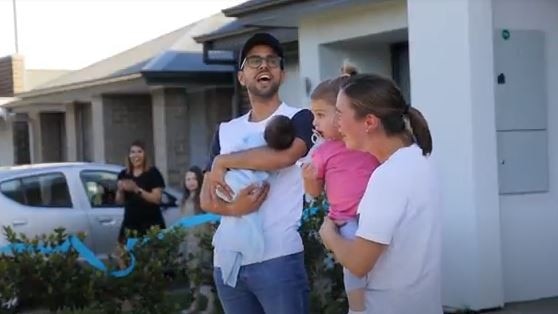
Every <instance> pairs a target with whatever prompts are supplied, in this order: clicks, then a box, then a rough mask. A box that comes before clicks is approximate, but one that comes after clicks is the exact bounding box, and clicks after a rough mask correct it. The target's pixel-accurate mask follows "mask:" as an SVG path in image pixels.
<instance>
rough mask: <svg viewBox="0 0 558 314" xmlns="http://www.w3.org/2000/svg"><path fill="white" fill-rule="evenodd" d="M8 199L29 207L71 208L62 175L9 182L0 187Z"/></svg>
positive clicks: (53, 174)
mask: <svg viewBox="0 0 558 314" xmlns="http://www.w3.org/2000/svg"><path fill="white" fill-rule="evenodd" d="M0 190H1V191H2V194H4V195H5V196H6V197H8V198H9V199H11V200H13V201H15V202H17V203H19V204H22V205H26V206H31V207H62V208H72V198H71V197H70V191H69V190H68V184H67V183H66V178H65V177H64V175H63V174H62V173H48V174H41V175H36V176H29V177H23V178H20V179H15V180H10V181H6V182H4V183H2V184H1V185H0Z"/></svg>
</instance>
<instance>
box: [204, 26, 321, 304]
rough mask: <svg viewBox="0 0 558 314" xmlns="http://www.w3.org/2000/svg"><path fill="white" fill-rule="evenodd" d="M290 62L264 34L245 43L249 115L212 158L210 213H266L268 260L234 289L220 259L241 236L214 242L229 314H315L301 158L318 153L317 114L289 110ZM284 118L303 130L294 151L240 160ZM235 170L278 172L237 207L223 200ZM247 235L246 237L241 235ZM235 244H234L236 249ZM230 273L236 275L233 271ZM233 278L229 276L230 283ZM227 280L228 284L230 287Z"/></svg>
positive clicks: (243, 267) (244, 273) (251, 265)
mask: <svg viewBox="0 0 558 314" xmlns="http://www.w3.org/2000/svg"><path fill="white" fill-rule="evenodd" d="M283 58H284V55H283V49H282V48H281V44H280V43H279V41H278V40H277V39H276V38H275V37H273V36H272V35H270V34H267V33H258V34H255V35H254V36H252V37H251V38H250V39H248V40H247V41H246V43H245V44H244V46H243V48H242V50H241V52H240V58H239V70H238V80H239V82H240V84H242V85H243V86H245V87H246V89H247V90H248V96H249V98H250V105H251V110H250V112H249V113H248V114H246V115H244V116H242V117H239V118H236V119H233V120H231V121H229V122H225V123H221V125H220V126H219V129H218V130H217V132H216V134H215V137H214V140H213V144H212V148H211V150H212V154H211V163H210V165H212V167H211V171H209V172H208V173H206V175H205V180H204V184H203V187H202V192H201V202H202V208H203V209H204V210H206V211H209V212H213V213H217V214H220V215H223V216H235V217H241V216H243V215H246V214H248V213H251V212H253V211H258V213H259V215H260V217H261V222H262V229H263V239H264V254H263V256H262V257H261V259H259V260H249V258H248V260H247V258H246V257H243V260H242V261H241V262H240V263H239V268H237V269H235V270H236V272H232V273H233V274H234V275H235V276H237V277H235V278H234V279H235V280H233V282H235V284H234V287H233V286H231V285H229V284H226V282H231V281H230V280H226V279H230V278H223V277H224V275H225V272H224V265H225V264H227V265H230V263H231V261H228V260H227V261H225V260H224V259H226V258H225V257H223V255H224V254H221V255H220V254H219V248H220V244H222V242H221V243H220V241H222V240H219V239H231V238H232V239H234V238H235V237H238V234H223V233H224V232H226V231H223V230H221V229H218V230H217V232H216V235H215V237H214V243H213V244H214V246H215V259H214V264H215V272H214V277H215V278H214V279H215V282H216V285H217V290H218V294H219V298H220V300H221V303H222V304H223V307H224V309H225V313H227V314H237V313H238V314H247V313H250V314H259V313H261V314H264V313H265V314H299V313H300V314H305V313H308V293H309V287H308V279H307V275H306V271H305V268H304V256H303V246H302V240H301V238H300V234H299V233H298V226H299V223H300V217H301V214H302V206H303V203H302V200H303V194H304V191H303V184H302V178H301V173H300V169H299V168H298V167H297V166H295V163H296V161H297V160H298V159H300V158H302V157H303V156H305V155H306V153H307V152H308V150H309V149H310V148H311V146H312V141H311V137H312V120H313V116H312V113H311V112H310V111H309V110H307V109H300V108H296V107H291V106H288V105H287V104H285V103H283V102H282V101H281V100H280V98H279V95H278V91H279V86H280V85H281V83H282V82H283V78H284V75H285V73H284V69H283V68H284V59H283ZM275 115H284V116H287V117H289V118H291V121H292V123H293V125H294V127H295V130H296V131H295V134H296V137H295V140H294V141H293V143H292V144H291V147H290V148H288V149H286V150H281V151H276V150H273V149H271V148H268V147H262V148H255V149H251V150H247V151H243V152H236V153H232V151H233V147H235V146H238V143H239V141H241V140H242V139H243V138H245V137H246V136H248V135H253V134H261V135H262V136H263V132H264V128H265V126H266V124H267V122H268V121H269V120H270V118H271V117H273V116H275ZM227 169H252V170H263V171H273V173H274V174H273V175H272V176H271V178H270V180H269V182H268V184H266V185H263V186H250V187H248V188H246V189H244V190H242V191H241V192H240V193H238V196H237V197H236V198H235V200H234V201H233V202H231V203H226V202H224V201H222V200H221V199H220V198H219V197H217V196H216V193H215V191H216V190H217V189H218V190H220V191H221V192H223V193H225V194H226V193H228V192H229V191H230V188H228V187H227V184H226V183H225V180H224V176H225V172H226V171H227ZM238 232H239V233H240V232H242V230H238ZM229 242H230V241H227V243H229ZM227 273H228V274H230V272H227ZM226 276H228V275H225V277H226ZM224 279H225V280H224Z"/></svg>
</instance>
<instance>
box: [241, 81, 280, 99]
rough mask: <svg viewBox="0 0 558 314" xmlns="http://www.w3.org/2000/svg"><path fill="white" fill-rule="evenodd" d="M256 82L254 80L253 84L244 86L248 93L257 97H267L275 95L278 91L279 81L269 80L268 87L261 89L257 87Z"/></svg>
mask: <svg viewBox="0 0 558 314" xmlns="http://www.w3.org/2000/svg"><path fill="white" fill-rule="evenodd" d="M257 84H258V83H257V82H256V83H254V84H253V85H248V86H246V89H248V92H249V93H250V94H252V95H254V96H256V97H258V98H263V99H269V98H272V97H273V96H275V95H276V94H277V92H278V91H279V83H277V82H271V83H270V85H269V87H267V88H263V89H259V88H258V87H257Z"/></svg>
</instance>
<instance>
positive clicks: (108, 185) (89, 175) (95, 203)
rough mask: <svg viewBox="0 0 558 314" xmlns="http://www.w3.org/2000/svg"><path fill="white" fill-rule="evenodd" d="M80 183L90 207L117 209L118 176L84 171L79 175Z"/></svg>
mask: <svg viewBox="0 0 558 314" xmlns="http://www.w3.org/2000/svg"><path fill="white" fill-rule="evenodd" d="M80 177H81V182H83V187H84V189H85V193H87V198H88V199H89V203H90V204H91V207H117V206H121V205H119V204H116V190H117V184H116V182H117V179H118V174H116V173H114V172H109V171H97V170H86V171H82V172H81V174H80Z"/></svg>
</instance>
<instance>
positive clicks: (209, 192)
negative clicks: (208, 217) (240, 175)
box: [200, 172, 269, 217]
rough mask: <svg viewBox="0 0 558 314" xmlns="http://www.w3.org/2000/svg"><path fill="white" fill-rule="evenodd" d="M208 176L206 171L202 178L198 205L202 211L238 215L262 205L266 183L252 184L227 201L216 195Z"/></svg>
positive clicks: (267, 187)
mask: <svg viewBox="0 0 558 314" xmlns="http://www.w3.org/2000/svg"><path fill="white" fill-rule="evenodd" d="M209 176H210V173H209V172H208V173H206V174H205V179H204V180H203V184H202V188H201V192H200V206H201V208H202V209H203V210H204V211H206V212H210V213H214V214H217V215H222V216H235V217H240V216H243V215H247V214H249V213H251V212H254V211H255V210H257V209H258V208H259V207H260V206H261V205H262V203H263V201H264V200H265V198H266V197H267V193H268V192H269V185H268V184H264V185H263V186H259V185H256V184H253V185H250V186H248V187H246V188H244V189H242V190H241V191H240V192H239V193H238V195H237V196H236V198H235V199H234V201H233V202H231V203H227V202H225V201H223V200H222V199H221V198H219V197H218V196H217V193H216V192H215V187H214V185H213V184H211V180H210V179H209Z"/></svg>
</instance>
